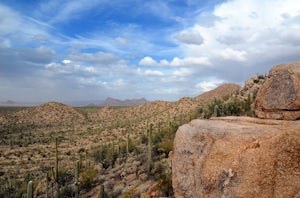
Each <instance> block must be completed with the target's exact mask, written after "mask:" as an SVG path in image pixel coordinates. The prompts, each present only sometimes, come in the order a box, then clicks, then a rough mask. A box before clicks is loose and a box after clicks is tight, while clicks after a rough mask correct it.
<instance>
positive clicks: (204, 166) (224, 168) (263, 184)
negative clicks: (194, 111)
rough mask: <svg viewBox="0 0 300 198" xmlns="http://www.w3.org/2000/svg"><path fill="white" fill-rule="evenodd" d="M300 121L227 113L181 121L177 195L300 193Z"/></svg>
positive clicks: (175, 153) (174, 169) (212, 197)
mask: <svg viewBox="0 0 300 198" xmlns="http://www.w3.org/2000/svg"><path fill="white" fill-rule="evenodd" d="M299 129H300V121H282V120H264V119H257V118H248V117H225V118H215V119H213V120H193V121H192V122H190V123H189V124H186V125H183V126H181V127H180V128H179V129H178V131H177V133H176V137H175V141H174V151H173V156H172V183H173V189H174V193H175V197H177V198H180V197H188V198H193V197H195V198H196V197H197V198H199V197H200V198H201V197H203V198H204V197H205V198H218V197H243V198H248V197H249V198H250V197H251V198H252V197H265V198H273V197H300V133H299Z"/></svg>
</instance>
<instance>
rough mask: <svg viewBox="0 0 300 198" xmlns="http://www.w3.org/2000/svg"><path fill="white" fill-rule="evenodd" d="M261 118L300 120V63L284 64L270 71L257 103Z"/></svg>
mask: <svg viewBox="0 0 300 198" xmlns="http://www.w3.org/2000/svg"><path fill="white" fill-rule="evenodd" d="M255 114H256V116H257V117H259V118H267V119H277V120H278V119H279V120H282V119H283V120H297V119H300V62H298V63H292V64H282V65H277V66H275V67H273V68H272V69H271V70H270V73H269V77H268V79H267V80H266V82H265V83H264V84H263V86H262V87H261V89H260V90H259V92H258V94H257V97H256V101H255Z"/></svg>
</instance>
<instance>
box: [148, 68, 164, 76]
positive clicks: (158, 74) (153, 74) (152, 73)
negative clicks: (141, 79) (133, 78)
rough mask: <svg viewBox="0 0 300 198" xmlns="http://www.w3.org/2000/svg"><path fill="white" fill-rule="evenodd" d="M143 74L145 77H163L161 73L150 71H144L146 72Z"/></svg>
mask: <svg viewBox="0 0 300 198" xmlns="http://www.w3.org/2000/svg"><path fill="white" fill-rule="evenodd" d="M144 74H145V75H146V76H163V75H164V74H163V73H162V72H161V71H157V70H150V69H148V70H146V71H145V72H144Z"/></svg>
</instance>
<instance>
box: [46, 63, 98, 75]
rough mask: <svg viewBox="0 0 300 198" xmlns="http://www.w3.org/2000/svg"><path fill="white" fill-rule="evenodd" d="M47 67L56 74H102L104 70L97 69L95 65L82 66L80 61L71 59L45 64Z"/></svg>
mask: <svg viewBox="0 0 300 198" xmlns="http://www.w3.org/2000/svg"><path fill="white" fill-rule="evenodd" d="M45 68H46V69H47V70H49V71H52V72H54V74H69V75H75V76H77V75H83V76H84V75H88V76H95V75H101V74H102V72H101V71H100V70H97V69H96V68H95V67H93V66H82V65H80V64H78V63H72V62H71V61H70V60H63V61H62V62H61V63H59V62H58V63H55V62H52V63H49V64H46V65H45Z"/></svg>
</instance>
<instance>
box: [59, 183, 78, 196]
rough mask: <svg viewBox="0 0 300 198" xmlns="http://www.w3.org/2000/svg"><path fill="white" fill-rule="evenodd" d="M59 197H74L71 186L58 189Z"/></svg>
mask: <svg viewBox="0 0 300 198" xmlns="http://www.w3.org/2000/svg"><path fill="white" fill-rule="evenodd" d="M59 194H60V197H74V196H75V192H74V190H73V188H72V187H71V186H64V187H62V188H61V189H60V193H59Z"/></svg>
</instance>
